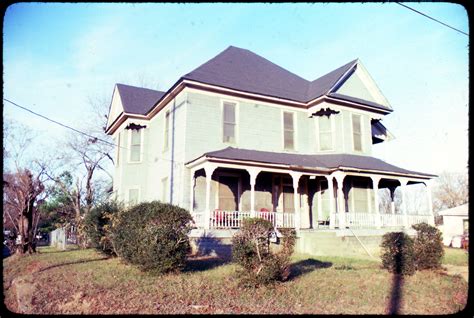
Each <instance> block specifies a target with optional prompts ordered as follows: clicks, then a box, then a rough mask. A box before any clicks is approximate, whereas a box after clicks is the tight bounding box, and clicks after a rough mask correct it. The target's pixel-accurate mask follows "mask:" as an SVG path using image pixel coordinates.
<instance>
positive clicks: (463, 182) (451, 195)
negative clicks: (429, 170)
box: [433, 172, 469, 212]
mask: <svg viewBox="0 0 474 318" xmlns="http://www.w3.org/2000/svg"><path fill="white" fill-rule="evenodd" d="M468 202H469V185H468V178H467V174H462V173H453V172H443V173H441V174H440V175H439V177H438V178H437V180H436V184H435V186H434V189H433V210H434V211H436V212H437V211H441V210H444V209H449V208H454V207H456V206H459V205H462V204H465V203H468Z"/></svg>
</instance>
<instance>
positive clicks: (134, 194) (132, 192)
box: [128, 189, 139, 205]
mask: <svg viewBox="0 0 474 318" xmlns="http://www.w3.org/2000/svg"><path fill="white" fill-rule="evenodd" d="M138 193H139V190H138V189H129V190H128V204H130V205H135V204H137V203H138Z"/></svg>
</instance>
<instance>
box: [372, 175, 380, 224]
mask: <svg viewBox="0 0 474 318" xmlns="http://www.w3.org/2000/svg"><path fill="white" fill-rule="evenodd" d="M370 178H371V179H372V185H373V189H374V201H375V214H376V217H375V225H376V227H377V228H378V229H380V228H381V225H382V220H381V219H380V218H381V217H380V209H379V181H380V179H381V177H379V176H371V177H370Z"/></svg>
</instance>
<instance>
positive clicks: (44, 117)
mask: <svg viewBox="0 0 474 318" xmlns="http://www.w3.org/2000/svg"><path fill="white" fill-rule="evenodd" d="M3 100H4V101H6V102H9V103H10V104H12V105H14V106H16V107H19V108H21V109H23V110H26V111H27V112H29V113H32V114H33V115H36V116H39V117H41V118H43V119H46V120H48V121H50V122H52V123H55V124H56V125H60V126H62V127H64V128H67V129H70V130H72V131H74V132H76V133H79V134H82V135H84V136H87V137H90V138H92V140H94V141H101V142H103V143H106V144H109V145H111V146H114V147H118V148H122V149H125V150H130V148H127V147H123V146H120V145H116V144H114V143H112V142H109V141H107V140H104V139H101V138H98V137H96V136H93V135H90V134H88V133H85V132H83V131H80V130H78V129H76V128H73V127H71V126H68V125H66V124H63V123H60V122H59V121H56V120H54V119H51V118H49V117H46V116H44V115H41V114H38V113H36V112H34V111H32V110H31V109H28V108H26V107H24V106H21V105H18V104H17V103H15V102H12V101H10V100H8V99H6V98H4V99H3ZM142 153H144V154H145V153H146V154H148V155H150V153H148V152H145V151H143V152H142ZM157 158H159V159H162V160H166V161H171V160H170V159H166V158H163V157H157ZM174 163H181V161H176V160H174Z"/></svg>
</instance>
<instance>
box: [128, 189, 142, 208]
mask: <svg viewBox="0 0 474 318" xmlns="http://www.w3.org/2000/svg"><path fill="white" fill-rule="evenodd" d="M130 190H138V195H137V203H136V204H138V203H140V198H141V190H140V186H139V185H133V186H131V187H128V188H127V192H126V197H127V205H129V206H130V205H131V204H130Z"/></svg>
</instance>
